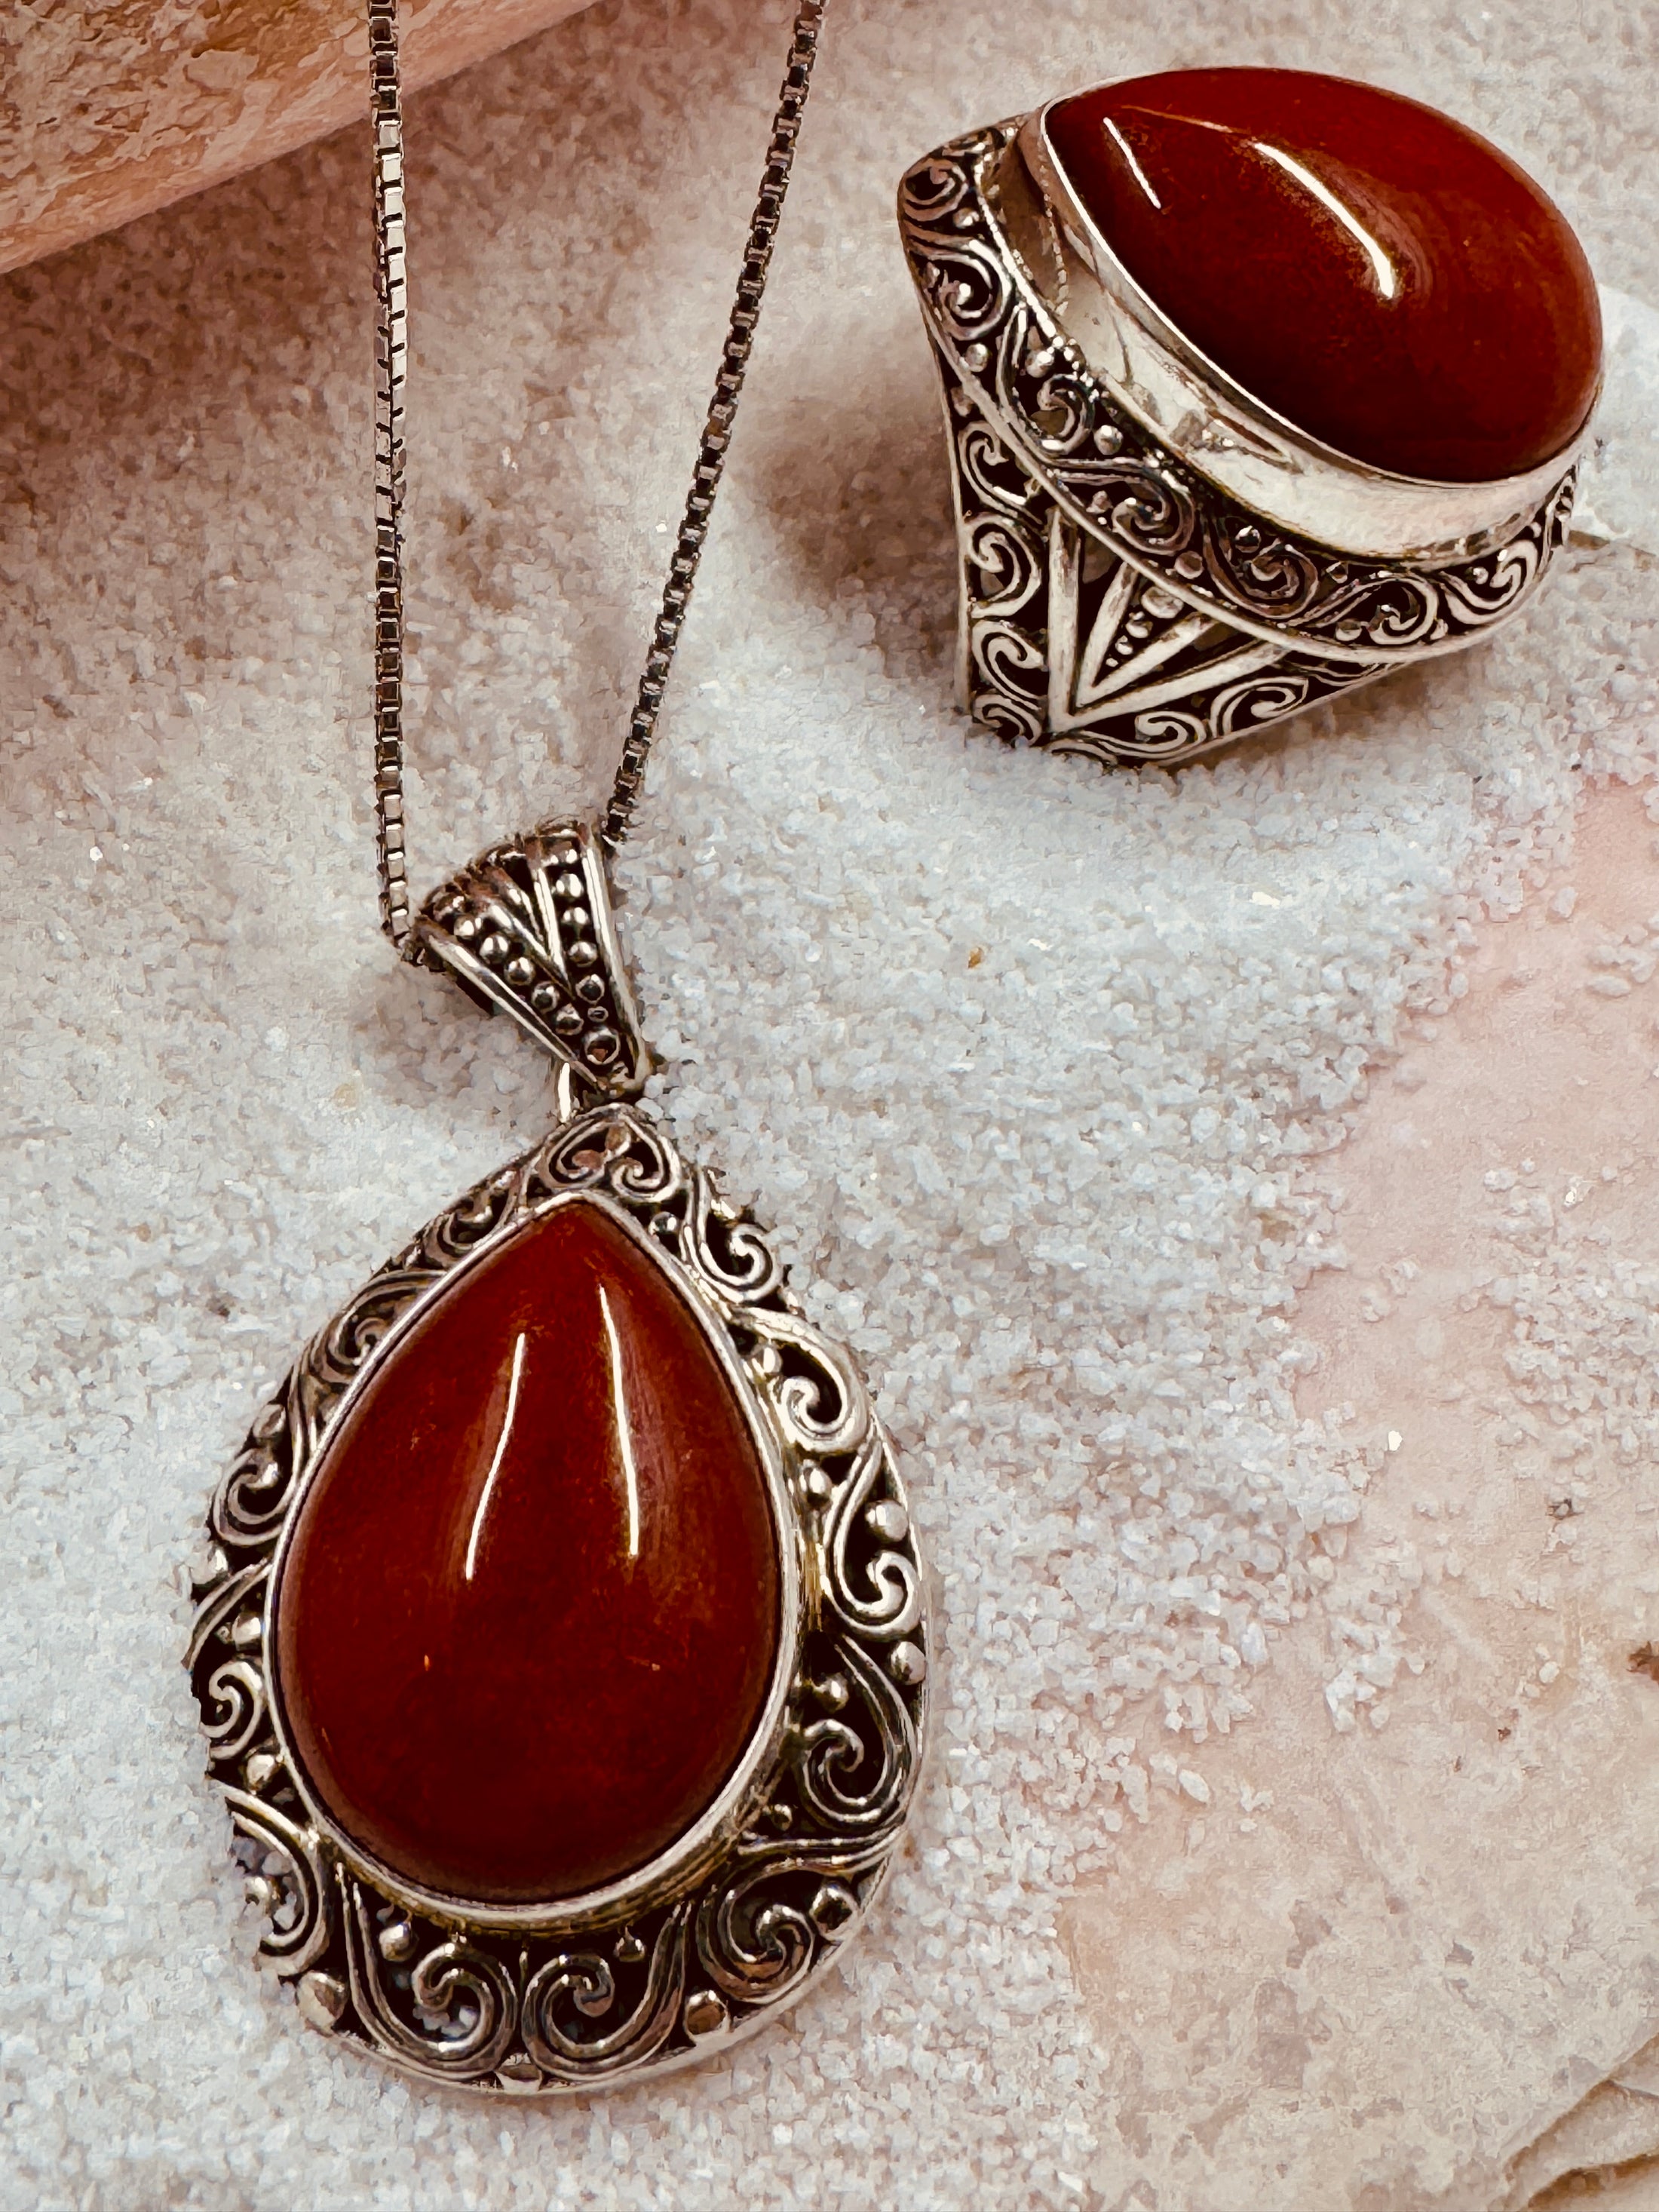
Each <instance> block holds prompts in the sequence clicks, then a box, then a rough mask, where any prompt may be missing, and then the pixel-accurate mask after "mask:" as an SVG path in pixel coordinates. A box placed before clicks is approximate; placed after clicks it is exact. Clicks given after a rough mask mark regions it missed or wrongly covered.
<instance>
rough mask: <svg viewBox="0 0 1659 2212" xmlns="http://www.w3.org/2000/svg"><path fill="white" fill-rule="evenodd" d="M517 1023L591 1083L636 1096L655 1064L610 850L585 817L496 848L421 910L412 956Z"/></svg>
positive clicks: (590, 1087)
mask: <svg viewBox="0 0 1659 2212" xmlns="http://www.w3.org/2000/svg"><path fill="white" fill-rule="evenodd" d="M404 957H406V958H407V959H409V960H410V961H412V962H414V963H416V965H418V966H420V967H422V968H430V969H435V970H438V971H441V972H445V973H447V974H448V975H453V977H454V979H455V981H457V982H458V983H459V985H460V987H461V988H462V989H463V990H464V991H465V993H466V994H467V996H468V997H469V998H470V999H471V1000H474V1002H475V1003H476V1004H477V1005H478V1006H483V1008H485V1010H486V1011H487V1012H490V1013H495V1012H501V1013H504V1014H506V1015H507V1016H509V1017H510V1018H511V1019H512V1020H513V1021H515V1022H516V1023H517V1024H518V1025H519V1027H520V1029H521V1030H523V1031H524V1033H525V1035H526V1036H527V1037H528V1038H529V1039H530V1040H531V1042H532V1044H538V1045H539V1046H540V1047H541V1048H542V1050H543V1051H544V1052H545V1053H546V1054H548V1055H549V1056H550V1058H551V1059H552V1060H554V1062H555V1063H556V1066H558V1068H559V1071H560V1073H561V1075H562V1076H564V1075H565V1073H566V1071H568V1073H569V1075H570V1076H571V1077H574V1079H575V1081H576V1083H577V1084H578V1085H580V1086H581V1087H582V1088H584V1089H585V1090H586V1091H587V1092H590V1093H596V1094H598V1095H599V1097H606V1098H631V1097H637V1096H638V1095H639V1093H640V1092H641V1091H642V1090H643V1089H644V1087H645V1079H646V1077H647V1075H648V1074H649V1073H650V1071H651V1055H650V1052H649V1050H648V1048H647V1045H646V1042H645V1040H644V1038H643V1037H642V1036H641V1034H640V1025H639V1018H638V1016H637V1014H636V1013H635V1010H634V994H633V993H632V992H631V991H630V990H629V986H628V976H627V973H626V971H625V969H623V961H622V952H621V949H620V947H619V946H618V945H617V933H616V928H615V925H614V924H613V922H612V921H611V890H610V885H609V884H608V883H607V881H606V878H605V854H604V852H603V850H602V849H601V848H600V846H599V841H598V840H597V838H596V837H595V836H594V835H593V832H592V829H590V828H589V826H588V824H587V823H585V822H578V821H550V822H543V823H538V826H537V827H536V828H535V829H532V831H531V832H530V833H529V835H528V836H524V837H519V838H514V839H512V840H510V841H509V842H507V843H505V844H501V845H492V846H491V847H490V848H489V850H488V851H487V852H483V853H480V854H479V855H478V857H477V860H474V861H472V862H471V865H470V866H467V867H465V868H462V869H460V870H459V872H457V873H456V874H455V875H453V876H452V877H451V878H450V879H449V881H448V882H447V883H445V884H440V885H439V887H438V889H437V890H435V891H434V892H433V893H432V895H431V896H430V897H429V898H428V900H427V901H426V903H425V904H424V905H423V906H422V908H421V911H420V913H419V914H418V915H416V919H415V922H414V925H413V927H412V928H411V929H410V933H409V940H408V951H407V952H406V953H405V956H404Z"/></svg>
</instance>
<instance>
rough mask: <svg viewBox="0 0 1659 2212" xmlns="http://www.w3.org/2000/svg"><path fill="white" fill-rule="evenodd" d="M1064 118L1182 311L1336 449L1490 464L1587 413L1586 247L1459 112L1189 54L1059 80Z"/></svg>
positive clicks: (1091, 181)
mask: <svg viewBox="0 0 1659 2212" xmlns="http://www.w3.org/2000/svg"><path fill="white" fill-rule="evenodd" d="M1048 134H1049V142H1050V143H1051V145H1052V147H1053V149H1054V155H1055V157H1056V159H1057V160H1058V161H1059V162H1060V166H1061V167H1062V168H1063V170H1064V172H1065V174H1066V180H1067V182H1068V183H1069V184H1070V185H1071V187H1072V189H1073V191H1074V192H1075V193H1076V195H1077V197H1078V198H1079V200H1080V201H1081V202H1082V204H1084V206H1085V207H1086V208H1087V210H1089V212H1090V214H1091V216H1092V217H1093V218H1094V221H1095V222H1096V223H1097V226H1098V228H1099V229H1100V230H1101V232H1102V233H1103V235H1104V237H1105V238H1106V240H1107V241H1108V243H1109V245H1110V246H1111V247H1112V249H1113V251H1114V252H1115V253H1116V255H1117V256H1118V258H1119V259H1120V260H1121V262H1122V263H1123V264H1124V266H1125V267H1126V268H1127V270H1128V271H1129V274H1130V275H1131V276H1133V278H1134V279H1135V281H1136V282H1137V283H1139V285H1140V286H1141V288H1142V289H1143V290H1144V291H1146V293H1147V294H1148V295H1150V296H1151V297H1152V300H1153V301H1156V303H1157V305H1158V307H1160V308H1162V310H1163V311H1164V313H1165V314H1166V315H1167V316H1168V317H1169V319H1170V321H1171V322H1172V323H1174V324H1175V325H1176V328H1177V329H1178V330H1179V331H1182V334H1183V336H1185V337H1187V338H1188V339H1189V340H1190V341H1191V342H1192V343H1193V344H1194V345H1195V346H1197V347H1198V348H1199V349H1200V351H1201V352H1203V353H1205V354H1206V355H1207V356H1209V358H1210V359H1211V360H1212V362H1215V363H1216V365H1217V366H1218V368H1222V369H1225V371H1226V373H1227V374H1229V375H1230V376H1231V377H1232V378H1233V379H1234V380H1236V381H1237V383H1239V384H1241V385H1243V387H1244V389H1245V390H1246V391H1247V392H1249V393H1250V394H1251V395H1252V396H1253V397H1254V398H1256V399H1258V400H1260V401H1261V402H1263V403H1264V404H1266V405H1267V406H1268V407H1270V408H1272V409H1273V410H1274V411H1275V412H1276V413H1277V414H1279V415H1281V416H1284V417H1285V419H1286V420H1287V421H1288V422H1292V423H1294V424H1295V425H1296V426H1297V428H1299V429H1302V430H1304V431H1306V432H1308V433H1310V435H1312V436H1314V437H1316V438H1317V439H1320V440H1322V441H1323V442H1324V443H1325V444H1327V445H1329V446H1334V447H1335V448H1336V449H1337V450H1338V451H1339V452H1340V453H1346V454H1347V455H1348V456H1349V457H1350V458H1351V459H1355V460H1359V461H1367V462H1370V464H1371V465H1372V466H1373V467H1375V468H1379V469H1385V470H1388V471H1390V472H1392V473H1394V474H1395V475H1400V476H1407V477H1427V478H1429V479H1430V480H1431V481H1433V482H1436V483H1488V482H1491V481H1492V480H1494V479H1496V478H1498V477H1507V476H1516V475H1519V474H1521V473H1522V471H1526V470H1528V469H1531V468H1533V467H1534V466H1536V465H1539V464H1541V463H1542V462H1544V461H1547V460H1549V459H1552V458H1553V456H1554V455H1555V454H1557V453H1560V452H1561V451H1562V450H1563V449H1564V448H1565V447H1567V446H1568V445H1570V444H1571V441H1572V440H1573V439H1574V438H1575V437H1576V436H1577V434H1578V432H1579V431H1580V430H1581V429H1582V428H1583V425H1584V422H1585V421H1586V420H1587V418H1588V416H1589V410H1590V408H1591V406H1592V405H1593V404H1594V402H1595V392H1596V386H1597V382H1598V380H1599V377H1600V374H1601V314H1600V311H1599V308H1598V306H1597V301H1596V295H1595V281H1594V279H1593V278H1592V276H1591V275H1590V270H1589V263H1588V262H1587V261H1586V260H1585V258H1584V255H1583V249H1582V248H1581V247H1580V246H1579V244H1578V241H1577V238H1576V237H1575V236H1574V235H1573V233H1572V230H1571V227H1570V226H1569V224H1568V222H1567V221H1566V218H1565V216H1563V215H1562V214H1561V212H1560V210H1559V209H1558V208H1557V207H1556V206H1555V205H1554V204H1553V202H1552V201H1550V200H1549V199H1547V197H1545V195H1544V193H1543V192H1541V191H1540V190H1539V188H1538V186H1537V185H1534V183H1533V182H1532V180H1531V179H1530V178H1528V176H1526V175H1525V174H1524V173H1523V172H1522V170H1520V169H1518V168H1517V167H1516V165H1515V163H1514V162H1513V161H1510V160H1509V159H1508V158H1507V157H1506V156H1505V155H1503V154H1500V153H1499V152H1498V149H1497V148H1496V147H1495V146H1492V145H1490V144H1488V143H1487V142H1486V139H1484V138H1482V137H1479V136H1478V135H1477V133H1475V132H1474V131H1469V130H1466V129H1465V128H1464V126H1463V125H1462V124H1460V123H1454V122H1453V121H1452V120H1451V119H1450V118H1449V117H1448V116H1444V115H1442V114H1440V113H1438V112H1437V111H1436V110H1435V109H1433V108H1431V107H1425V106H1420V105H1419V102H1417V101H1416V100H1406V99H1402V98H1401V96H1400V95H1399V94H1397V93H1392V92H1383V91H1380V90H1378V89H1377V88H1376V87H1375V86H1372V85H1364V84H1355V83H1352V82H1349V81H1347V80H1346V79H1345V78H1341V77H1331V76H1313V75H1310V74H1308V73H1306V72H1304V71H1301V70H1265V69H1208V70H1170V71H1168V72H1167V73H1165V74H1164V75H1162V76H1143V77H1134V78H1131V79H1129V80H1128V81H1127V82H1124V83H1121V84H1113V85H1104V86H1101V87H1098V88H1096V89H1095V90H1093V91H1090V92H1085V93H1079V94H1078V95H1077V96H1076V98H1074V99H1072V100H1061V101H1060V102H1058V103H1057V104H1056V105H1055V106H1054V107H1053V108H1052V109H1051V110H1050V111H1049V113H1048Z"/></svg>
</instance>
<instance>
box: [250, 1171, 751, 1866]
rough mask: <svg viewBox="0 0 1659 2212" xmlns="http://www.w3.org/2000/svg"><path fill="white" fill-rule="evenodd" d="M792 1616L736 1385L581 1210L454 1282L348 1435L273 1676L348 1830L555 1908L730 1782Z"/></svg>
mask: <svg viewBox="0 0 1659 2212" xmlns="http://www.w3.org/2000/svg"><path fill="white" fill-rule="evenodd" d="M780 1604H781V1583H780V1572H779V1565H778V1540H777V1536H776V1534H775V1526H774V1521H773V1514H772V1507H771V1503H770V1499H769V1492H768V1487H767V1480H766V1474H765V1470H764V1468H763V1463H762V1461H761V1456H760V1453H759V1450H758V1448H757V1445H756V1443H755V1441H754V1438H753V1437H752V1436H751V1434H750V1431H749V1428H748V1426H747V1424H746V1422H745V1419H744V1414H743V1412H742V1409H741V1407H739V1405H738V1401H737V1399H736V1397H735V1395H734V1393H733V1390H732V1385H731V1383H730V1382H729V1381H728V1379H727V1377H726V1375H725V1374H724V1373H723V1372H722V1370H721V1368H720V1363H719V1361H718V1360H717V1358H716V1357H715V1355H714V1352H713V1350H712V1348H711V1346H710V1345H709V1343H708V1339H707V1337H706V1336H705V1335H704V1334H703V1331H702V1328H701V1326H700V1324H699V1323H698V1322H697V1321H696V1318H695V1317H694V1316H693V1315H692V1313H691V1311H690V1308H689V1307H688V1305H687V1304H686V1303H685V1300H684V1297H682V1296H681V1294H680V1292H679V1291H678V1290H677V1289H676V1287H675V1286H674V1285H673V1283H672V1282H671V1279H669V1277H668V1275H667V1273H665V1269H664V1268H663V1267H662V1265H661V1263H660V1262H659V1261H657V1260H656V1258H655V1257H654V1256H653V1255H652V1254H650V1253H649V1252H647V1251H646V1250H643V1249H641V1247H640V1245H639V1244H638V1243H635V1240H634V1239H633V1238H632V1237H630V1236H629V1234H628V1232H627V1231H625V1230H624V1229H623V1228H622V1227H620V1226H619V1225H618V1224H617V1221H616V1220H615V1219H614V1218H612V1217H611V1216H610V1215H609V1214H607V1213H606V1212H605V1211H604V1210H603V1209H602V1208H601V1207H599V1206H596V1205H595V1204H593V1203H592V1201H590V1200H586V1199H576V1200H572V1201H570V1202H568V1203H567V1204H565V1205H563V1206H558V1207H556V1208H555V1209H554V1210H553V1211H552V1212H549V1213H547V1214H545V1215H544V1216H542V1217H541V1218H539V1219H538V1220H537V1221H534V1222H532V1224H531V1225H528V1226H527V1227H526V1229H524V1230H523V1231H520V1233H519V1234H517V1235H516V1236H514V1237H511V1238H509V1239H508V1240H507V1243H505V1244H503V1245H502V1246H501V1247H500V1248H498V1249H497V1250H496V1251H495V1252H494V1253H493V1254H492V1255H490V1256H489V1258H488V1259H486V1260H483V1261H480V1262H479V1263H478V1264H477V1266H475V1267H472V1268H471V1269H470V1270H468V1271H467V1272H465V1273H463V1274H461V1275H459V1276H458V1277H457V1278H456V1279H455V1283H454V1285H453V1288H452V1289H451V1290H450V1291H448V1292H447V1294H445V1295H443V1296H441V1297H440V1298H439V1299H438V1301H437V1302H436V1304H435V1305H434V1306H433V1307H432V1308H431V1309H430V1310H428V1313H427V1314H426V1315H425V1316H423V1317H422V1320H421V1321H420V1322H417V1323H416V1326H415V1327H414V1328H412V1329H411V1330H410V1334H408V1335H407V1336H406V1337H405V1338H404V1340H403V1341H402V1342H401V1343H400V1344H399V1345H398V1346H397V1347H396V1348H395V1349H394V1350H393V1351H392V1352H391V1353H390V1354H389V1355H388V1357H387V1358H386V1363H385V1364H384V1365H383V1366H382V1367H381V1368H380V1370H379V1371H378V1372H377V1373H376V1374H375V1375H374V1377H373V1379H372V1380H371V1381H370V1383H368V1387H367V1388H366V1389H365V1390H364V1391H363V1394H362V1397H361V1398H359V1399H358V1400H357V1401H356V1404H355V1406H354V1407H352V1408H351V1410H350V1411H349V1413H348V1414H347V1415H346V1417H345V1418H344V1419H343V1421H342V1422H341V1424H340V1426H339V1428H338V1429H337V1431H336V1432H335V1433H334V1434H333V1435H332V1436H331V1437H330V1438H329V1440H328V1442H327V1444H326V1445H325V1450H324V1455H323V1458H322V1461H321V1462H320V1464H319V1467H318V1469H317V1471H316V1474H315V1476H314V1477H313V1482H312V1485H311V1487H310V1489H309V1491H308V1492H307V1495H306V1497H305V1498H304V1499H303V1501H302V1503H301V1506H300V1509H299V1516H298V1519H297V1522H296V1523H295V1529H294V1534H293V1537H292V1541H291V1547H290V1549H289V1553H288V1555H287V1559H286V1563H285V1565H284V1568H283V1576H282V1583H281V1589H280V1591H279V1593H278V1597H277V1604H276V1680H277V1683H278V1686H279V1691H280V1694H281V1697H282V1699H283V1711H284V1715H285V1717H286V1721H287V1725H288V1729H289V1735H290V1739H291V1741H292V1743H293V1746H294V1748H295V1752H296V1753H297V1754H298V1756H299V1759H300V1760H301V1764H302V1765H303V1766H304V1769H305V1771H306V1774H307V1778H309V1781H310V1783H311V1785H312V1788H313V1790H314V1791H315V1792H316V1794H317V1796H319V1799H320V1800H321V1802H322V1803H323V1805H324V1807H325V1808H326V1810H327V1811H328V1812H329V1814H331V1817H332V1819H333V1820H335V1822H336V1823H337V1826H339V1827H340V1828H341V1829H342V1830H343V1831H344V1832H345V1833H346V1834H347V1835H348V1836H349V1837H350V1838H353V1839H354V1840H355V1841H356V1843H357V1844H360V1845H361V1846H362V1847H363V1848H364V1849H366V1850H368V1851H369V1852H370V1853H372V1854H373V1855H374V1857H375V1858H377V1859H379V1860H380V1861H381V1862H382V1863H384V1864H385V1865H386V1866H387V1867H389V1868H391V1869H392V1870H393V1871H394V1872H395V1873H397V1874H399V1875H403V1876H404V1879H405V1880H407V1881H412V1882H415V1883H416V1884H419V1885H421V1886H422V1887H426V1888H428V1889H432V1890H437V1891H441V1892H442V1893H446V1894H447V1895H450V1896H453V1897H457V1898H467V1899H477V1900H478V1901H480V1902H483V1903H488V1904H492V1905H526V1904H532V1903H544V1902H549V1901H552V1900H556V1899H564V1898H569V1897H573V1896H576V1895H578V1894H580V1893H582V1892H584V1891H586V1890H589V1889H592V1888H596V1887H599V1886H601V1885H602V1884H604V1883H606V1882H608V1881H613V1880H615V1879H616V1878H617V1876H619V1875H624V1874H627V1873H629V1872H630V1871H632V1870H633V1869H635V1868H637V1867H639V1866H641V1865H643V1864H645V1863H647V1861H649V1860H650V1859H652V1858H654V1857H656V1856H657V1855H658V1854H659V1852H660V1851H662V1850H664V1849H665V1847H666V1846H667V1845H668V1844H670V1843H671V1842H672V1841H673V1840H674V1839H675V1838H677V1837H678V1836H679V1835H681V1834H683V1833H684V1832H685V1831H686V1830H687V1829H688V1828H689V1827H690V1826H692V1825H693V1823H694V1822H695V1821H696V1819H697V1817H698V1815H699V1814H702V1812H703V1811H704V1810H705V1809H706V1808H708V1805H709V1804H711V1803H712V1802H713V1801H714V1798H715V1797H716V1796H718V1795H719V1793H720V1789H721V1788H722V1786H723V1785H724V1784H725V1783H726V1780H727V1779H728V1778H729V1777H730V1775H731V1774H732V1770H733V1768H734V1767H735V1766H736V1765H737V1762H738V1759H739V1758H740V1757H741V1755H742V1753H743V1750H744V1746H745V1745H746V1743H747V1742H748V1741H749V1740H750V1736H751V1735H752V1734H753V1732H754V1729H755V1728H756V1726H757V1723H758V1721H759V1718H760V1716H761V1713H762V1711H763V1707H764V1705H765V1702H766V1697H767V1692H768V1688H769V1683H770V1680H771V1677H772V1673H773V1668H774V1664H775V1654H776V1650H777V1645H778V1638H779V1633H780V1619H779V1616H780Z"/></svg>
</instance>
